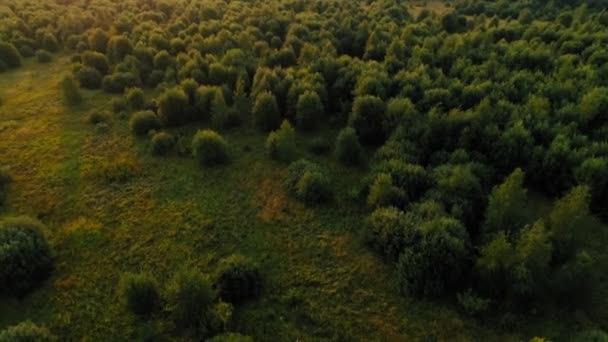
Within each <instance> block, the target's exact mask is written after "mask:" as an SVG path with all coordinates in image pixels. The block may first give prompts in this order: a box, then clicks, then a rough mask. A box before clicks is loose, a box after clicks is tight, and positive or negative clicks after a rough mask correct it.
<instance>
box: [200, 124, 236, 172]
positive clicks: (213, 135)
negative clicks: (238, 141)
mask: <svg viewBox="0 0 608 342" xmlns="http://www.w3.org/2000/svg"><path fill="white" fill-rule="evenodd" d="M192 153H193V154H194V157H195V158H196V159H197V160H198V161H199V163H201V165H205V166H211V165H217V164H223V163H225V162H226V161H228V145H227V144H226V141H225V140H224V138H222V137H221V136H220V135H219V134H218V133H217V132H215V131H212V130H203V131H198V132H197V133H196V135H194V138H193V139H192Z"/></svg>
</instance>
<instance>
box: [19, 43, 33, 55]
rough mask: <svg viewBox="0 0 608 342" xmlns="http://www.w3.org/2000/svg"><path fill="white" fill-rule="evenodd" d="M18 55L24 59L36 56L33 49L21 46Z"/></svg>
mask: <svg viewBox="0 0 608 342" xmlns="http://www.w3.org/2000/svg"><path fill="white" fill-rule="evenodd" d="M19 53H20V54H21V56H23V57H25V58H29V57H34V55H35V54H36V52H35V51H34V49H32V47H31V46H29V45H23V46H22V47H20V48H19Z"/></svg>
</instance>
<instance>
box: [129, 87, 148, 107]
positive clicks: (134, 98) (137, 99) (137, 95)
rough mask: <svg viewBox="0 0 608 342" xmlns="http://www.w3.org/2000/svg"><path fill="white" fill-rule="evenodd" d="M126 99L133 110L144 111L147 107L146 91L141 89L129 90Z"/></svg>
mask: <svg viewBox="0 0 608 342" xmlns="http://www.w3.org/2000/svg"><path fill="white" fill-rule="evenodd" d="M125 99H126V101H127V104H128V106H129V108H130V109H131V110H142V109H143V108H144V106H145V105H146V98H145V96H144V91H143V90H141V88H129V89H127V90H126V91H125Z"/></svg>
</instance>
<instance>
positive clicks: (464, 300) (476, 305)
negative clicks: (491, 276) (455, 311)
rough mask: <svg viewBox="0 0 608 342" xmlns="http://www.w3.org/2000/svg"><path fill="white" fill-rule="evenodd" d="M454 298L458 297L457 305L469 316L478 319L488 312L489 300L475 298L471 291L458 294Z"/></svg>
mask: <svg viewBox="0 0 608 342" xmlns="http://www.w3.org/2000/svg"><path fill="white" fill-rule="evenodd" d="M456 296H457V297H458V304H460V307H461V308H462V309H463V310H464V312H465V313H466V314H467V315H469V316H473V317H479V316H480V315H482V314H483V313H485V312H486V311H488V307H489V305H490V300H489V299H484V298H481V297H479V296H477V295H476V294H474V293H473V291H472V290H471V289H468V290H467V291H465V292H462V293H458V294H457V295H456Z"/></svg>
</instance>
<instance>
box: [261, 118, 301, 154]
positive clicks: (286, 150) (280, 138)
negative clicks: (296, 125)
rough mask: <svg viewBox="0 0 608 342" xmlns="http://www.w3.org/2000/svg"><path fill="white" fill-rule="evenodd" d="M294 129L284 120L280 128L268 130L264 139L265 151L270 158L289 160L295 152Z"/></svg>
mask: <svg viewBox="0 0 608 342" xmlns="http://www.w3.org/2000/svg"><path fill="white" fill-rule="evenodd" d="M295 138H296V137H295V130H294V129H293V127H291V125H290V124H289V121H287V120H284V121H283V123H282V124H281V128H279V129H278V130H276V131H274V132H270V134H269V135H268V139H266V151H268V155H269V156H270V158H271V159H274V160H280V161H285V162H289V161H291V160H293V159H294V157H295V154H296V141H295Z"/></svg>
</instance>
